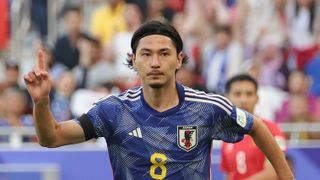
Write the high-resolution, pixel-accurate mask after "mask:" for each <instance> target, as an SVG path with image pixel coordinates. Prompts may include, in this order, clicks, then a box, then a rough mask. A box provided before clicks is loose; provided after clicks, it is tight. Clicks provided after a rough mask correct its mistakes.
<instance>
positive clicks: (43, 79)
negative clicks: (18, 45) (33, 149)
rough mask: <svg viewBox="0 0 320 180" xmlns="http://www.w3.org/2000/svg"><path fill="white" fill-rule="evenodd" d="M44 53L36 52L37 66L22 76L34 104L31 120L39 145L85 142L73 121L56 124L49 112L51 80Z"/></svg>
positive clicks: (82, 133)
mask: <svg viewBox="0 0 320 180" xmlns="http://www.w3.org/2000/svg"><path fill="white" fill-rule="evenodd" d="M45 58H46V57H45V53H44V52H43V50H39V52H38V64H37V65H36V66H35V68H34V69H33V70H32V71H30V72H29V73H28V74H26V75H25V76H24V81H25V84H26V87H27V90H28V92H29V94H30V96H31V97H32V99H33V102H34V111H33V119H34V124H35V128H36V133H37V137H38V140H39V143H40V145H42V146H45V147H58V146H62V145H65V144H74V143H79V142H83V141H85V135H84V132H83V130H82V128H81V127H80V125H78V124H77V123H76V122H75V121H72V120H69V121H65V122H62V123H57V121H56V120H55V118H54V117H53V115H52V113H51V111H50V100H49V92H50V90H51V80H50V76H49V74H48V72H47V71H46V70H45V63H44V61H45Z"/></svg>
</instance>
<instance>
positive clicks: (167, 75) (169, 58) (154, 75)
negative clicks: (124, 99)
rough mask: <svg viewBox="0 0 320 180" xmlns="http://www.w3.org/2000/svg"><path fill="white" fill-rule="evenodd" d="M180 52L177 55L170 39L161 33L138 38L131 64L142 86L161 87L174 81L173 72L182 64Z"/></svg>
mask: <svg viewBox="0 0 320 180" xmlns="http://www.w3.org/2000/svg"><path fill="white" fill-rule="evenodd" d="M182 57H183V55H182V53H179V54H178V55H177V52H176V47H175V46H174V44H173V42H172V40H171V39H170V38H169V37H167V36H163V35H150V36H146V37H143V38H141V39H140V41H139V44H138V46H137V50H136V53H135V54H134V56H133V66H134V68H135V69H136V70H137V72H138V74H139V76H140V78H141V80H142V83H143V85H144V86H149V87H151V88H161V87H163V86H165V85H168V84H170V83H175V72H176V70H178V69H179V68H180V67H181V65H182Z"/></svg>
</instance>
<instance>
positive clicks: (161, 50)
mask: <svg viewBox="0 0 320 180" xmlns="http://www.w3.org/2000/svg"><path fill="white" fill-rule="evenodd" d="M159 51H160V52H166V51H170V49H169V48H162V49H160V50H159Z"/></svg>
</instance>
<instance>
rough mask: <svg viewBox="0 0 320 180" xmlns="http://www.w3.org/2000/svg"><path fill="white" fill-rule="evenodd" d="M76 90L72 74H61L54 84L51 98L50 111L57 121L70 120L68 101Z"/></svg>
mask: <svg viewBox="0 0 320 180" xmlns="http://www.w3.org/2000/svg"><path fill="white" fill-rule="evenodd" d="M75 89H76V80H75V78H74V75H73V73H72V72H69V71H65V72H63V73H62V74H61V75H60V76H59V77H58V79H57V80H56V81H55V82H54V87H53V92H52V96H51V101H50V102H51V111H52V114H53V116H54V117H55V118H56V120H57V121H63V120H66V119H72V118H73V117H74V116H73V114H72V113H71V109H70V99H71V96H72V94H73V93H74V91H75Z"/></svg>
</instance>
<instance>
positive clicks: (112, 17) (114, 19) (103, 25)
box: [90, 0, 127, 46]
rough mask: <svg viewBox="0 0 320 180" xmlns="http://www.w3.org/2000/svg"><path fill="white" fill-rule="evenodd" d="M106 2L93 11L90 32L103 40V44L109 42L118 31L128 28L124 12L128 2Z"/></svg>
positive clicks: (108, 0) (111, 0) (109, 0)
mask: <svg viewBox="0 0 320 180" xmlns="http://www.w3.org/2000/svg"><path fill="white" fill-rule="evenodd" d="M105 1H106V4H105V5H104V6H103V7H101V8H99V9H97V10H95V11H94V12H93V15H92V18H91V22H90V32H91V33H92V34H93V36H95V37H96V38H97V39H99V41H100V42H101V45H102V46H104V45H105V44H107V43H109V42H110V40H111V39H112V37H113V36H114V34H115V33H117V32H122V31H125V30H126V29H127V27H126V23H125V19H124V12H125V7H126V3H125V1H124V0H105Z"/></svg>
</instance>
